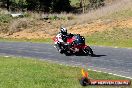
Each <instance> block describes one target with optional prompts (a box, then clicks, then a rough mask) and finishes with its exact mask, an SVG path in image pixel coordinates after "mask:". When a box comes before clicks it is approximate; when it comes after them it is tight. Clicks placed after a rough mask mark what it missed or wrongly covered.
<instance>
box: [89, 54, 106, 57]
mask: <svg viewBox="0 0 132 88" xmlns="http://www.w3.org/2000/svg"><path fill="white" fill-rule="evenodd" d="M104 56H107V55H97V54H94V55H92V56H91V57H104Z"/></svg>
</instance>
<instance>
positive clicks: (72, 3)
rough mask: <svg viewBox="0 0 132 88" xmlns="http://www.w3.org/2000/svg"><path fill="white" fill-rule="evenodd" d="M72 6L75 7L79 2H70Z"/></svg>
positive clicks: (72, 0)
mask: <svg viewBox="0 0 132 88" xmlns="http://www.w3.org/2000/svg"><path fill="white" fill-rule="evenodd" d="M70 1H71V5H72V6H76V4H77V3H79V2H80V1H79V0H70Z"/></svg>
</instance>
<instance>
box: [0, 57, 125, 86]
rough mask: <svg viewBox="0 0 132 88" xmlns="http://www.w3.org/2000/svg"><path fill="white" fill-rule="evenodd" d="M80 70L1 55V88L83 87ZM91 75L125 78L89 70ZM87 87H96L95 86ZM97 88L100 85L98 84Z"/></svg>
mask: <svg viewBox="0 0 132 88" xmlns="http://www.w3.org/2000/svg"><path fill="white" fill-rule="evenodd" d="M80 71H81V68H79V67H70V66H64V65H59V64H56V63H52V62H47V61H41V60H36V59H29V58H17V57H2V56H0V88H83V87H81V85H80V84H79V81H78V79H79V78H80V77H81V72H80ZM89 76H90V77H91V78H94V79H125V78H121V77H117V76H113V75H108V74H106V73H97V72H94V71H89ZM86 88H95V86H90V87H86ZM96 88H100V87H97V86H96ZM101 88H115V87H114V86H108V87H106V86H104V87H101ZM116 88H126V87H121V86H119V87H116Z"/></svg>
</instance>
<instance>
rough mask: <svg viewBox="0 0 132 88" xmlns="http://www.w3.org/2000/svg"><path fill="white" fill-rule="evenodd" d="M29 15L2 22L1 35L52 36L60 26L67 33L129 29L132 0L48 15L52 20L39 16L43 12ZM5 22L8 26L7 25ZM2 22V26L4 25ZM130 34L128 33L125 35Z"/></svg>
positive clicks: (86, 34) (131, 15) (131, 24)
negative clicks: (80, 10) (62, 26)
mask: <svg viewBox="0 0 132 88" xmlns="http://www.w3.org/2000/svg"><path fill="white" fill-rule="evenodd" d="M30 15H31V16H30V17H25V18H17V19H13V20H11V21H10V22H9V23H4V24H1V28H0V29H1V30H3V29H4V30H6V31H8V32H6V33H3V32H1V34H0V37H1V38H19V39H21V38H24V39H44V38H52V37H53V36H55V34H56V33H57V32H58V31H59V28H60V26H61V25H64V26H65V27H67V28H68V31H69V32H72V33H79V34H81V35H84V36H92V35H93V34H94V33H97V32H101V33H102V32H103V31H106V30H108V31H111V30H114V29H127V30H128V29H129V30H131V29H132V1H131V0H117V1H115V3H112V4H109V5H107V6H104V7H102V8H100V9H97V10H93V11H90V12H88V13H85V14H79V15H75V14H65V13H62V14H50V17H51V19H49V20H44V19H42V16H45V15H42V14H36V13H30ZM7 24H8V25H7ZM3 25H5V26H3ZM128 36H129V35H128Z"/></svg>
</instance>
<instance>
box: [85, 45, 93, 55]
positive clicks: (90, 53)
mask: <svg viewBox="0 0 132 88" xmlns="http://www.w3.org/2000/svg"><path fill="white" fill-rule="evenodd" d="M83 51H84V53H85V54H86V55H91V56H93V55H94V54H93V50H92V49H91V48H90V47H86V48H85V49H84V50H83Z"/></svg>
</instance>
